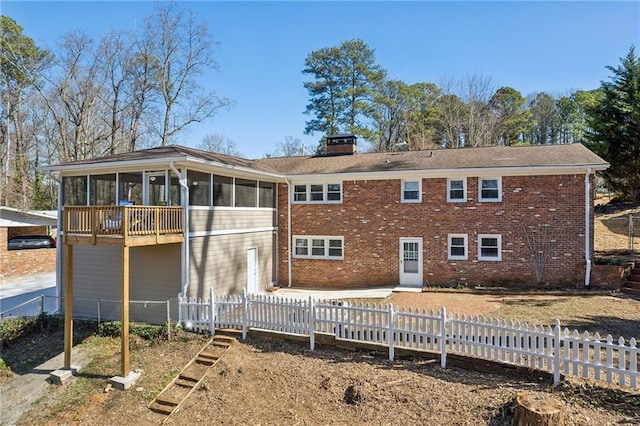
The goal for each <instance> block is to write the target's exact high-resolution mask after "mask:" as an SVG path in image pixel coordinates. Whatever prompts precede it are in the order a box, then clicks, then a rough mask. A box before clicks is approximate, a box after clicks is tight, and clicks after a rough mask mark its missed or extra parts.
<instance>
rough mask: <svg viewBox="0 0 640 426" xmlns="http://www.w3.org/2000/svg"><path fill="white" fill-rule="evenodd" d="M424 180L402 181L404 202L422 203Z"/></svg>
mask: <svg viewBox="0 0 640 426" xmlns="http://www.w3.org/2000/svg"><path fill="white" fill-rule="evenodd" d="M421 187H422V180H403V181H402V202H403V203H420V202H422V188H421Z"/></svg>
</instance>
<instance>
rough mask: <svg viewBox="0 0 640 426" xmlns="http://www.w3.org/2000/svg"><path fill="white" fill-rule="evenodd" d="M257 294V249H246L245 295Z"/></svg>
mask: <svg viewBox="0 0 640 426" xmlns="http://www.w3.org/2000/svg"><path fill="white" fill-rule="evenodd" d="M257 292H258V249H257V248H256V247H252V248H250V249H247V293H257Z"/></svg>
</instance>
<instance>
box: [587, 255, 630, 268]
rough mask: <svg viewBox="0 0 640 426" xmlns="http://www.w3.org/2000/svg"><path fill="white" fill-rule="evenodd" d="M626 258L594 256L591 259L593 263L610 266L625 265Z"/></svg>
mask: <svg viewBox="0 0 640 426" xmlns="http://www.w3.org/2000/svg"><path fill="white" fill-rule="evenodd" d="M627 262H628V261H627V259H625V258H622V257H596V258H595V259H593V263H594V264H595V265H612V266H620V265H626V264H627Z"/></svg>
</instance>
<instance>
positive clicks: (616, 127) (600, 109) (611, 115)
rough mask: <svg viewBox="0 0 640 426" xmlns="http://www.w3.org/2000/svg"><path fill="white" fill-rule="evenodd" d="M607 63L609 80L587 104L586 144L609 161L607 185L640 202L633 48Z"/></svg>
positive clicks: (639, 69) (638, 76)
mask: <svg viewBox="0 0 640 426" xmlns="http://www.w3.org/2000/svg"><path fill="white" fill-rule="evenodd" d="M620 61H621V63H620V65H618V66H617V67H612V66H608V67H607V69H608V70H610V71H611V72H612V73H613V75H612V76H611V77H610V80H611V81H603V82H601V86H600V96H601V99H600V102H598V103H597V104H596V106H595V107H592V108H589V110H588V113H589V116H590V119H589V127H590V129H591V130H590V131H589V132H588V133H587V136H588V146H589V147H590V148H591V149H593V150H594V151H595V152H596V153H598V154H599V155H600V156H601V157H602V158H604V159H605V160H606V161H608V162H609V164H611V167H610V168H609V169H608V170H606V171H605V172H604V173H603V176H604V178H605V180H606V182H607V184H608V186H609V189H611V190H613V191H616V192H618V193H620V194H621V195H622V196H624V197H626V198H629V199H630V200H631V201H632V202H633V203H634V204H636V205H637V204H640V60H639V59H638V57H637V56H636V53H635V48H634V47H633V46H632V47H631V48H630V49H629V53H627V56H625V57H624V58H621V59H620Z"/></svg>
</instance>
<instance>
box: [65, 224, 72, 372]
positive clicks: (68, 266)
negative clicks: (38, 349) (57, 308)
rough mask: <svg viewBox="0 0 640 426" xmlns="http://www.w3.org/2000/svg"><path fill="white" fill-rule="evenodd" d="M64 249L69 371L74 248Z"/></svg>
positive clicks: (67, 368)
mask: <svg viewBox="0 0 640 426" xmlns="http://www.w3.org/2000/svg"><path fill="white" fill-rule="evenodd" d="M65 237H66V236H65ZM64 248H65V250H64V261H65V264H64V368H65V369H66V370H69V369H71V347H72V346H73V246H72V245H70V244H65V245H64Z"/></svg>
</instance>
